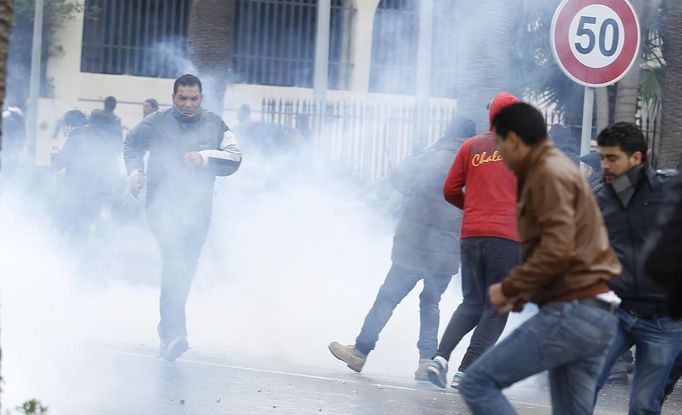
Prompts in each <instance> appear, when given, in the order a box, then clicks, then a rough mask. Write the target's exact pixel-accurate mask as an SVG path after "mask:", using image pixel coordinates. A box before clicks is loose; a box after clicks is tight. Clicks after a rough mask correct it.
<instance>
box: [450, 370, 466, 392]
mask: <svg viewBox="0 0 682 415" xmlns="http://www.w3.org/2000/svg"><path fill="white" fill-rule="evenodd" d="M463 377H464V372H457V373H455V376H453V378H452V383H450V387H451V388H452V389H458V390H459V384H460V382H462V378H463Z"/></svg>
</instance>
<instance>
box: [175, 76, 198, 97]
mask: <svg viewBox="0 0 682 415" xmlns="http://www.w3.org/2000/svg"><path fill="white" fill-rule="evenodd" d="M181 85H182V86H195V85H198V86H199V92H203V90H202V89H201V81H200V80H199V78H197V77H196V76H194V75H192V74H189V73H188V74H184V75H182V76H181V77H180V78H178V79H176V80H175V83H174V84H173V93H174V94H177V93H178V87H179V86H181Z"/></svg>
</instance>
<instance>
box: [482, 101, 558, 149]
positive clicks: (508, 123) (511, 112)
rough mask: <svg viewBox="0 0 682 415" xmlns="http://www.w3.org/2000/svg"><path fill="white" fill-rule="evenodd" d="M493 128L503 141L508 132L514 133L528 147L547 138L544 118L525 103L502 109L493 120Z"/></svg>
mask: <svg viewBox="0 0 682 415" xmlns="http://www.w3.org/2000/svg"><path fill="white" fill-rule="evenodd" d="M493 128H494V129H495V132H496V133H497V135H499V136H501V137H502V138H503V139H504V138H506V137H507V134H509V133H510V132H514V133H516V135H518V136H519V137H520V138H521V141H523V142H524V144H526V145H528V146H534V145H536V144H538V143H539V142H541V141H542V140H544V139H546V138H547V124H546V123H545V117H543V116H542V113H541V112H540V111H538V110H537V108H535V107H534V106H532V105H530V104H527V103H525V102H517V103H515V104H511V105H508V106H506V107H504V108H502V109H501V110H500V112H498V113H497V114H496V115H495V118H493Z"/></svg>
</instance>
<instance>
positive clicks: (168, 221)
mask: <svg viewBox="0 0 682 415" xmlns="http://www.w3.org/2000/svg"><path fill="white" fill-rule="evenodd" d="M147 222H148V223H149V228H150V230H151V232H152V234H153V235H154V238H155V239H156V243H157V245H158V247H159V251H160V252H161V298H160V304H159V313H160V316H161V320H160V322H159V325H158V327H157V329H158V332H159V337H160V339H161V342H165V341H169V340H173V339H185V338H187V325H186V317H185V304H186V302H187V297H188V296H189V291H190V288H191V286H192V280H193V279H194V274H195V272H196V270H197V265H198V262H199V255H200V254H201V249H202V247H203V246H204V242H205V241H206V236H207V234H208V227H209V223H210V217H208V216H207V215H202V214H200V213H197V214H196V215H194V216H185V215H179V214H177V212H173V211H171V210H170V209H168V208H167V207H165V206H163V205H160V204H156V205H152V206H149V207H148V208H147Z"/></svg>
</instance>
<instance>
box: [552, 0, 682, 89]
mask: <svg viewBox="0 0 682 415" xmlns="http://www.w3.org/2000/svg"><path fill="white" fill-rule="evenodd" d="M680 1H682V0H680ZM639 41H640V31H639V22H638V20H637V15H636V13H635V10H634V9H633V8H632V5H631V4H630V3H629V2H628V1H627V0H563V1H562V2H561V4H560V5H559V7H558V8H557V10H556V12H555V13H554V18H553V19H552V28H551V34H550V42H551V44H552V53H553V54H554V58H555V59H556V62H557V64H558V65H559V67H560V68H561V70H562V71H564V73H565V74H566V75H567V76H568V77H569V78H571V79H572V80H574V81H575V82H577V83H579V84H581V85H584V86H588V87H593V88H596V87H603V86H607V85H613V84H614V83H616V82H618V81H619V80H620V79H621V78H622V77H623V76H625V74H626V73H627V72H628V70H629V69H630V68H631V67H632V66H633V65H634V64H635V63H636V62H637V57H638V56H639Z"/></svg>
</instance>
